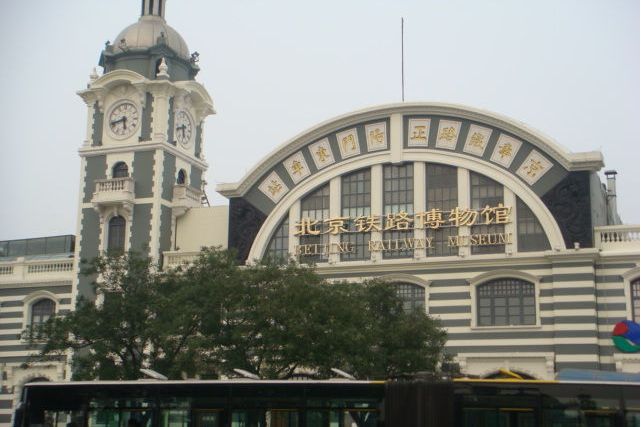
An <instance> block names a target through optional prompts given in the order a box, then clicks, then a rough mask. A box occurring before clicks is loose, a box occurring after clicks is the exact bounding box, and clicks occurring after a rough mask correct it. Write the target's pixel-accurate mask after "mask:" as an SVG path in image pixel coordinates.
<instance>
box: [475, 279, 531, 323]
mask: <svg viewBox="0 0 641 427" xmlns="http://www.w3.org/2000/svg"><path fill="white" fill-rule="evenodd" d="M476 292H477V304H478V305H477V311H478V313H479V318H478V324H479V325H481V326H490V325H493V326H499V325H500V326H503V325H508V324H509V325H533V324H536V318H535V314H536V306H535V299H534V297H533V296H529V295H534V284H533V283H530V282H526V281H524V280H520V279H496V280H492V281H490V282H487V283H484V284H482V285H479V286H478V287H477V289H476ZM526 295H527V296H526Z"/></svg>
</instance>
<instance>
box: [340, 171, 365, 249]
mask: <svg viewBox="0 0 641 427" xmlns="http://www.w3.org/2000/svg"><path fill="white" fill-rule="evenodd" d="M371 187H372V176H371V173H370V170H369V169H363V170H360V171H358V172H354V173H352V174H350V175H346V176H343V177H342V178H341V216H343V217H348V218H351V222H352V223H351V224H350V227H349V229H350V230H354V229H355V227H354V224H353V223H354V220H355V219H356V218H358V217H360V216H365V217H368V216H370V215H371V203H372V202H371V193H372V188H371ZM370 234H371V233H360V232H357V231H351V232H349V233H342V234H341V242H345V243H349V244H350V246H351V247H352V248H353V251H352V252H344V253H342V254H341V261H355V260H365V259H370V252H369V246H368V245H369V240H370Z"/></svg>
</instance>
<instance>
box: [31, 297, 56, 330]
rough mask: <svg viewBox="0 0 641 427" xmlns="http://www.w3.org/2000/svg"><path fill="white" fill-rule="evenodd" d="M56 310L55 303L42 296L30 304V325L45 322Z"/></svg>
mask: <svg viewBox="0 0 641 427" xmlns="http://www.w3.org/2000/svg"><path fill="white" fill-rule="evenodd" d="M55 310H56V303H55V302H53V301H52V300H50V299H47V298H43V299H41V300H38V301H37V302H36V303H35V304H33V305H32V306H31V325H32V326H34V325H40V324H42V323H45V322H46V321H47V320H49V319H50V318H51V316H53V314H54V313H55Z"/></svg>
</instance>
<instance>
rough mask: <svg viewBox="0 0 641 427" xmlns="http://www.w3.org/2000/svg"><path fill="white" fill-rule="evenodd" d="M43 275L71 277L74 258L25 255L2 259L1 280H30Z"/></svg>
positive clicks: (0, 264)
mask: <svg viewBox="0 0 641 427" xmlns="http://www.w3.org/2000/svg"><path fill="white" fill-rule="evenodd" d="M42 276H51V277H52V278H67V277H68V278H71V277H72V276H73V259H72V258H63V259H60V260H25V259H24V257H19V258H16V259H12V260H9V261H0V281H5V280H6V281H14V280H27V281H28V280H30V279H35V278H41V277H42Z"/></svg>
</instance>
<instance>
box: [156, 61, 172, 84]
mask: <svg viewBox="0 0 641 427" xmlns="http://www.w3.org/2000/svg"><path fill="white" fill-rule="evenodd" d="M167 70H169V67H168V66H167V62H166V61H165V57H164V56H163V58H162V59H161V60H160V65H159V66H158V73H157V74H156V77H158V78H159V79H168V78H169V73H168V72H167Z"/></svg>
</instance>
